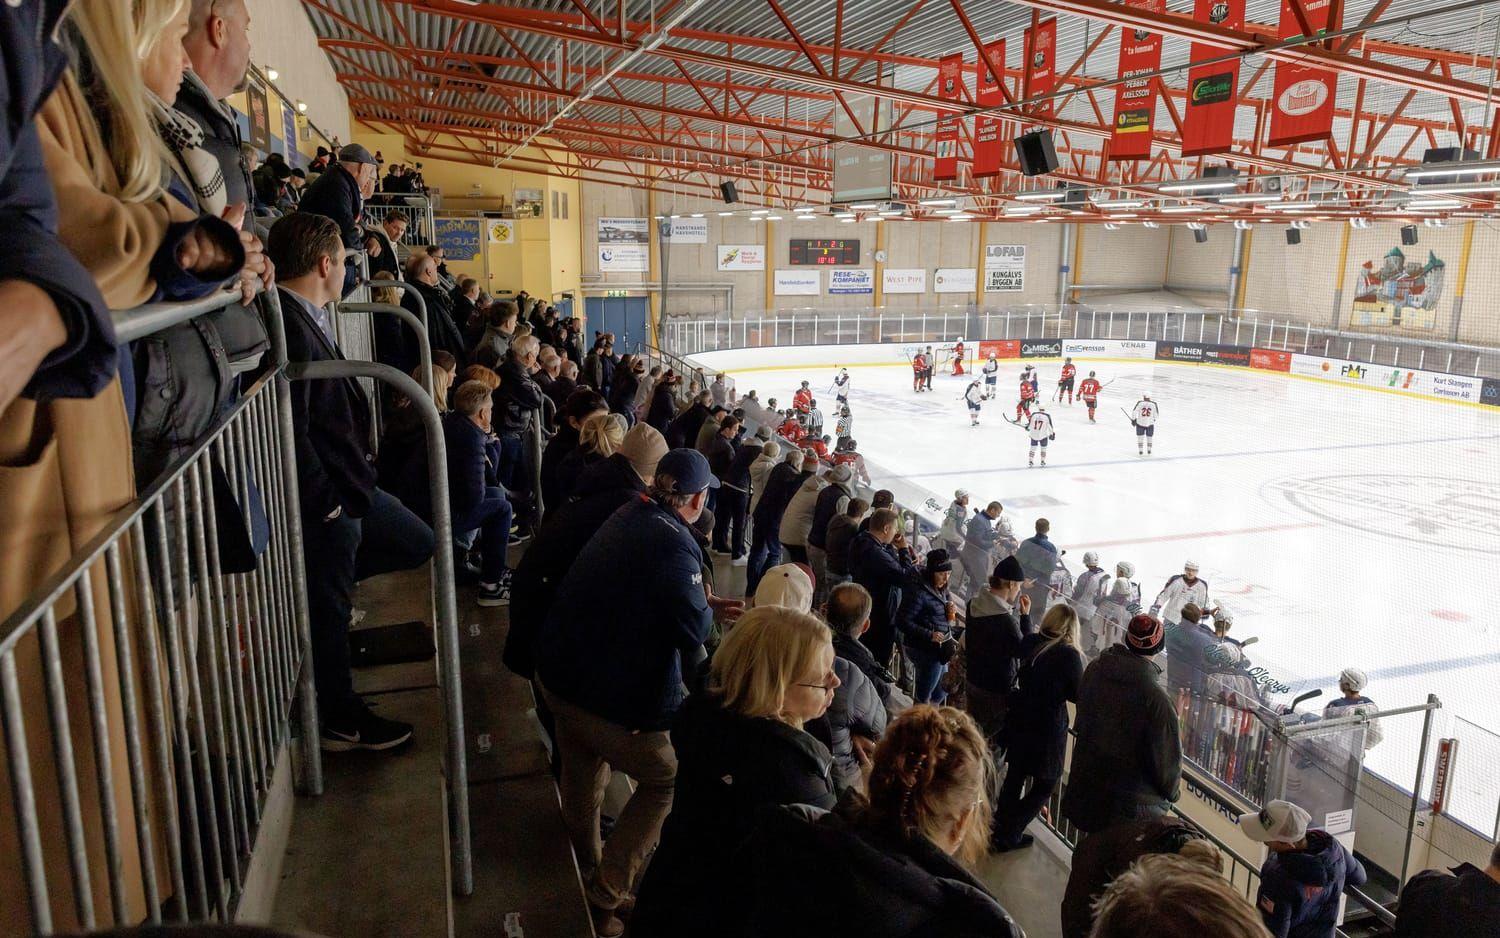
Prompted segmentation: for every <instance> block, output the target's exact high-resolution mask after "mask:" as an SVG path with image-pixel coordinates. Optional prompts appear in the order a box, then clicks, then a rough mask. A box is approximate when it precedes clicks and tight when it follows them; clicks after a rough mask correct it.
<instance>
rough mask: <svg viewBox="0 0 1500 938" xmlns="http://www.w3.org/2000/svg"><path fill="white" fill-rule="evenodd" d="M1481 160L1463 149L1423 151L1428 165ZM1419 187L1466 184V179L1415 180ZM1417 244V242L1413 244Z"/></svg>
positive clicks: (1448, 148)
mask: <svg viewBox="0 0 1500 938" xmlns="http://www.w3.org/2000/svg"><path fill="white" fill-rule="evenodd" d="M1477 159H1479V154H1478V153H1477V152H1476V151H1474V150H1468V149H1465V148H1463V147H1433V148H1431V149H1428V150H1424V151H1422V162H1423V163H1424V164H1426V163H1459V162H1463V163H1467V162H1469V161H1470V160H1477ZM1414 181H1415V182H1416V184H1417V186H1419V187H1420V186H1451V185H1453V184H1454V183H1456V182H1464V181H1465V179H1464V178H1462V177H1459V176H1457V175H1451V176H1449V175H1445V176H1423V177H1422V178H1420V179H1417V180H1414ZM1412 243H1413V244H1415V243H1416V242H1412Z"/></svg>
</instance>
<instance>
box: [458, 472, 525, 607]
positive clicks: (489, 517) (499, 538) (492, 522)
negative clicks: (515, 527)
mask: <svg viewBox="0 0 1500 938" xmlns="http://www.w3.org/2000/svg"><path fill="white" fill-rule="evenodd" d="M513 515H514V511H513V510H512V508H511V506H510V499H508V498H506V497H505V490H504V489H502V488H500V487H499V486H496V485H491V486H489V487H487V488H486V489H485V491H484V498H483V499H481V500H480V502H479V504H477V505H475V506H474V507H473V508H471V509H470V510H469V511H468V512H467V513H465V514H464V515H462V516H458V515H455V516H454V518H453V536H454V537H455V538H457V537H460V536H462V535H464V534H467V533H468V532H470V531H478V532H479V558H480V559H479V566H480V571H479V578H480V580H482V581H483V582H485V583H498V582H500V578H501V577H503V576H504V575H505V551H506V548H507V547H509V546H510V522H511V517H512V516H513Z"/></svg>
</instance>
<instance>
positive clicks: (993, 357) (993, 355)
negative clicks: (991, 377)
mask: <svg viewBox="0 0 1500 938" xmlns="http://www.w3.org/2000/svg"><path fill="white" fill-rule="evenodd" d="M994 360H995V353H994V352H991V353H990V361H994Z"/></svg>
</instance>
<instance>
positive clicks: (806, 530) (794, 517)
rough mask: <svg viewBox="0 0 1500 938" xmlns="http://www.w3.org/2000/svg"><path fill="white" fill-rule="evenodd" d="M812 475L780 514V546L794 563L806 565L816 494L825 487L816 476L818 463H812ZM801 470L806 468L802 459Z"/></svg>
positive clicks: (824, 483)
mask: <svg viewBox="0 0 1500 938" xmlns="http://www.w3.org/2000/svg"><path fill="white" fill-rule="evenodd" d="M812 465H813V467H814V468H813V474H812V475H810V476H808V477H807V478H806V479H805V480H804V481H803V483H802V486H801V487H800V488H798V489H797V491H796V493H795V494H793V495H792V500H791V501H789V502H787V505H786V511H784V512H782V514H781V546H782V547H784V548H786V552H787V556H788V557H790V558H791V559H792V561H793V562H794V563H807V562H808V559H807V536H808V535H809V534H810V533H812V522H813V512H814V511H816V509H817V507H818V493H819V492H821V491H823V487H824V486H825V485H827V482H826V481H825V480H824V478H823V477H822V476H820V475H818V474H817V467H818V463H817V461H816V460H814V461H813V463H812ZM803 468H804V469H806V468H807V462H806V460H805V459H804V461H803Z"/></svg>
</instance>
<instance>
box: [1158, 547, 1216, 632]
mask: <svg viewBox="0 0 1500 938" xmlns="http://www.w3.org/2000/svg"><path fill="white" fill-rule="evenodd" d="M1188 603H1194V604H1196V605H1197V606H1198V608H1199V609H1207V608H1209V606H1208V581H1207V580H1204V579H1200V578H1199V577H1198V563H1197V561H1194V560H1189V561H1187V562H1186V563H1184V564H1183V565H1182V572H1181V573H1179V574H1177V575H1176V576H1173V577H1172V578H1171V579H1170V580H1168V581H1167V585H1166V586H1163V587H1162V588H1161V592H1160V593H1158V594H1157V596H1156V601H1155V602H1153V603H1152V604H1151V614H1152V615H1153V616H1154V615H1157V614H1160V615H1161V621H1162V622H1163V623H1165V624H1166V625H1168V626H1173V625H1176V624H1177V623H1179V622H1180V621H1182V607H1183V606H1186V605H1187V604H1188Z"/></svg>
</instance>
